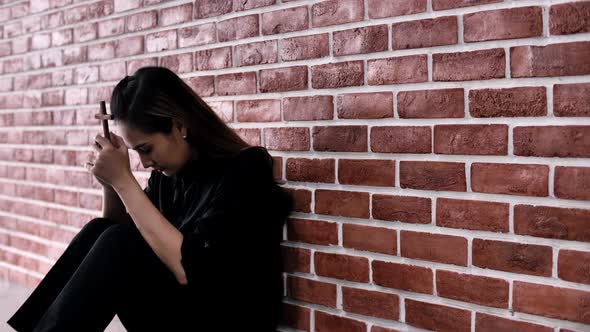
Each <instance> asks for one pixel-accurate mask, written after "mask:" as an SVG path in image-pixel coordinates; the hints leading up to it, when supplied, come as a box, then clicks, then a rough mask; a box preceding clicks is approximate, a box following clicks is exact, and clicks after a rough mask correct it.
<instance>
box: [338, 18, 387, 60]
mask: <svg viewBox="0 0 590 332" xmlns="http://www.w3.org/2000/svg"><path fill="white" fill-rule="evenodd" d="M333 38H334V45H333V52H334V55H335V56H341V55H350V54H365V53H374V52H382V51H387V44H388V31H387V25H385V24H383V25H374V26H368V27H362V28H354V29H349V30H342V31H335V32H334V33H333Z"/></svg>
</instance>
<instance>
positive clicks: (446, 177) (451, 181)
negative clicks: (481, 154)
mask: <svg viewBox="0 0 590 332" xmlns="http://www.w3.org/2000/svg"><path fill="white" fill-rule="evenodd" d="M400 186H401V187H402V188H412V189H419V190H445V191H467V184H466V178H465V164H464V163H456V162H435V161H405V160H402V161H400Z"/></svg>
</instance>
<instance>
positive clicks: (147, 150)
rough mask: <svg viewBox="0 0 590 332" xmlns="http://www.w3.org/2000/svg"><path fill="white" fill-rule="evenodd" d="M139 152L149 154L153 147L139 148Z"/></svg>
mask: <svg viewBox="0 0 590 332" xmlns="http://www.w3.org/2000/svg"><path fill="white" fill-rule="evenodd" d="M137 152H139V153H141V154H148V153H150V152H152V149H139V150H137Z"/></svg>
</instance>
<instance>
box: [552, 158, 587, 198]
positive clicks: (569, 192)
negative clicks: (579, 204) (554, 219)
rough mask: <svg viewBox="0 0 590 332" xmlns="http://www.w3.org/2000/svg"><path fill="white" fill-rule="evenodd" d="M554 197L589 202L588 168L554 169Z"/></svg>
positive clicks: (559, 167) (558, 167)
mask: <svg viewBox="0 0 590 332" xmlns="http://www.w3.org/2000/svg"><path fill="white" fill-rule="evenodd" d="M555 196H556V197H559V198H564V199H581V200H590V167H566V166H557V167H555Z"/></svg>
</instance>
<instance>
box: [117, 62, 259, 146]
mask: <svg viewBox="0 0 590 332" xmlns="http://www.w3.org/2000/svg"><path fill="white" fill-rule="evenodd" d="M110 106H111V113H112V115H113V119H114V120H115V121H121V122H123V123H125V125H127V126H129V127H131V128H133V129H136V130H139V131H141V132H144V133H146V134H154V133H164V134H170V133H171V131H172V125H173V122H172V120H173V119H176V120H178V121H180V122H181V123H183V124H184V125H185V126H186V127H187V128H188V130H187V138H186V139H187V142H188V143H189V144H190V146H191V147H192V148H194V149H195V150H196V151H197V152H198V153H199V155H200V156H201V157H214V158H228V157H231V156H233V155H235V154H237V153H238V152H239V151H241V150H242V149H244V148H247V147H249V146H250V145H249V144H248V143H246V142H245V141H244V140H243V139H242V138H241V137H240V136H239V135H238V134H237V133H236V132H235V131H234V130H233V129H232V128H231V127H229V126H228V125H227V124H226V123H225V122H224V121H223V120H222V119H221V118H220V117H219V116H218V115H217V113H215V111H213V109H211V107H210V106H209V105H208V104H207V103H206V102H205V101H204V100H203V99H201V97H199V95H197V93H195V91H193V89H192V88H191V87H190V86H189V85H188V84H186V83H185V82H184V81H183V80H182V79H181V78H180V77H178V75H176V74H175V73H174V72H173V71H171V70H170V69H168V68H165V67H152V66H149V67H142V68H140V69H138V70H137V71H136V72H135V73H134V74H133V75H132V76H126V77H125V78H124V79H122V80H121V81H120V82H119V83H118V84H117V85H116V86H115V89H114V90H113V94H112V97H111V105H110Z"/></svg>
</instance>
